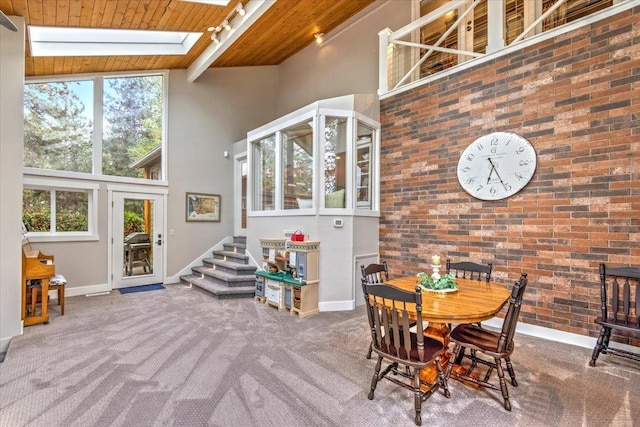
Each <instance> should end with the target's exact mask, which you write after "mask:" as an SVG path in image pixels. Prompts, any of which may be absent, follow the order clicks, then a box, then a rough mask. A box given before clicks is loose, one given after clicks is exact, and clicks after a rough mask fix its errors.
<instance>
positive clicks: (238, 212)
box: [233, 139, 249, 236]
mask: <svg viewBox="0 0 640 427" xmlns="http://www.w3.org/2000/svg"><path fill="white" fill-rule="evenodd" d="M243 141H244V143H245V146H246V145H247V144H246V141H247V140H246V139H244V140H243ZM238 142H242V141H238ZM248 161H249V159H248V157H247V152H246V151H244V152H242V153H238V154H235V155H234V156H233V230H234V233H233V234H234V235H236V236H241V235H246V233H247V229H246V228H242V163H243V162H246V163H247V173H248V172H249V163H248ZM246 191H247V203H248V202H249V179H248V177H247V188H246ZM247 208H248V206H247ZM248 212H249V211H248V209H247V213H248Z"/></svg>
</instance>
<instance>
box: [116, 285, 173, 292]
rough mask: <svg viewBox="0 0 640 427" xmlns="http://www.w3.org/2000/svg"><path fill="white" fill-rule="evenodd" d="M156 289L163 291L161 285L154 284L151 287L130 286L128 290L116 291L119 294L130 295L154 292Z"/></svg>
mask: <svg viewBox="0 0 640 427" xmlns="http://www.w3.org/2000/svg"><path fill="white" fill-rule="evenodd" d="M156 289H164V286H162V284H161V283H155V284H153V285H142V286H132V287H130V288H120V289H118V290H119V291H120V293H121V294H132V293H134V292H144V291H155V290H156Z"/></svg>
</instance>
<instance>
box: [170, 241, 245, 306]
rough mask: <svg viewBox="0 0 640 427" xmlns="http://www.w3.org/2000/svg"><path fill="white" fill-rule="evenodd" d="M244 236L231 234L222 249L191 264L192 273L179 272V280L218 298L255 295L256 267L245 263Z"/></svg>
mask: <svg viewBox="0 0 640 427" xmlns="http://www.w3.org/2000/svg"><path fill="white" fill-rule="evenodd" d="M246 248H247V240H246V237H234V238H233V243H225V244H224V245H223V250H221V251H213V258H204V259H203V260H202V263H203V265H202V266H199V267H193V268H191V271H192V274H189V275H186V276H180V281H181V282H182V283H185V284H188V285H192V286H195V287H197V288H200V289H202V290H204V291H206V292H207V293H209V294H211V295H213V296H215V297H216V298H218V299H228V298H252V297H253V296H254V295H255V290H256V287H255V282H256V276H255V271H256V267H254V266H252V265H248V263H249V257H248V256H247V255H245V249H246Z"/></svg>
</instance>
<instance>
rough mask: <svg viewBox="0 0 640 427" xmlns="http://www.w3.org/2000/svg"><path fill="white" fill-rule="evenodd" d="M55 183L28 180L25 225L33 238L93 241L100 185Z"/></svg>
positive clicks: (26, 185) (24, 204) (23, 211)
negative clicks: (90, 239)
mask: <svg viewBox="0 0 640 427" xmlns="http://www.w3.org/2000/svg"><path fill="white" fill-rule="evenodd" d="M51 182H52V181H51V180H47V181H46V182H45V181H43V180H38V179H25V185H24V189H23V196H22V222H23V224H24V226H25V227H26V229H27V232H28V233H29V236H30V237H56V238H60V237H67V238H68V239H66V240H76V239H78V240H86V239H87V238H93V236H94V234H96V233H95V230H96V218H95V217H94V212H95V207H96V203H97V193H98V185H97V184H77V183H68V182H67V183H65V182H60V183H57V182H55V181H54V184H53V185H52V184H51ZM45 240H46V239H45ZM35 241H37V240H35Z"/></svg>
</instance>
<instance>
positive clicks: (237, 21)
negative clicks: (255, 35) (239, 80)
mask: <svg viewBox="0 0 640 427" xmlns="http://www.w3.org/2000/svg"><path fill="white" fill-rule="evenodd" d="M275 2H276V1H275V0H249V2H247V4H245V5H244V10H245V11H246V14H245V15H244V16H239V15H236V16H235V17H234V18H233V19H232V20H231V22H230V24H231V31H229V32H225V31H223V32H222V33H221V34H224V33H226V37H225V38H223V39H221V40H220V43H214V42H213V41H212V42H211V44H210V45H209V46H208V47H207V48H206V49H205V50H204V52H202V54H201V55H200V56H199V57H198V58H196V60H195V61H193V63H192V64H191V65H190V66H189V68H187V81H188V82H189V83H193V82H194V81H195V80H196V79H197V78H198V77H200V76H201V75H202V73H204V72H205V71H206V69H207V68H209V66H210V65H211V64H213V62H214V61H215V60H216V59H218V58H219V57H220V55H222V54H223V53H224V51H226V50H227V49H228V48H229V47H231V45H232V44H233V43H235V41H236V40H238V38H239V37H240V36H241V35H242V34H243V33H244V32H245V31H246V30H247V29H248V28H249V27H251V25H253V24H254V23H255V22H256V21H257V20H258V18H260V17H261V16H262V15H263V14H264V13H265V12H266V11H267V10H268V9H269V8H270V7H271V6H273V5H274V4H275Z"/></svg>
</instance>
